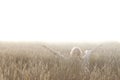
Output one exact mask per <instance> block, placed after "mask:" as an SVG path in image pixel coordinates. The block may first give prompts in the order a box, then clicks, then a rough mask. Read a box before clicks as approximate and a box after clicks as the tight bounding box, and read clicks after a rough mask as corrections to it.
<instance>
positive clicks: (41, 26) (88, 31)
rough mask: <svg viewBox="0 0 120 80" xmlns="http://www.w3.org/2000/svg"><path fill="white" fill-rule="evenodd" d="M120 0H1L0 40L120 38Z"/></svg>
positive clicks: (114, 39) (69, 40)
mask: <svg viewBox="0 0 120 80" xmlns="http://www.w3.org/2000/svg"><path fill="white" fill-rule="evenodd" d="M119 4H120V1H119V0H100V1H96V0H84V1H80V0H60V1H58V0H57V1H56V0H20V1H16V0H1V1H0V41H46V42H71V41H72V42H77V41H80V42H84V41H85V42H99V41H120V38H119V34H120V31H119V27H120V15H119V14H120V11H119V10H120V5H119Z"/></svg>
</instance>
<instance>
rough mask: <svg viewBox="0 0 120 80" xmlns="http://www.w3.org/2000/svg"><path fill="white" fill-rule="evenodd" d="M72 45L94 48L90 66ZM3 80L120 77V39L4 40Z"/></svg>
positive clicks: (112, 79)
mask: <svg viewBox="0 0 120 80" xmlns="http://www.w3.org/2000/svg"><path fill="white" fill-rule="evenodd" d="M44 45H45V46H47V47H48V48H50V49H52V50H54V51H57V52H60V54H61V55H63V56H65V57H69V53H70V50H71V49H72V47H74V46H77V47H80V48H81V49H82V51H85V50H86V49H92V50H93V52H92V53H93V54H92V56H91V57H90V66H89V70H87V71H86V70H85V66H82V60H79V59H77V58H75V57H72V58H67V59H63V58H61V57H59V56H57V55H54V53H53V52H51V51H50V50H48V48H45V47H44ZM0 80H120V43H118V42H113V43H102V44H99V43H98V44H93V43H56V44H55V43H39V42H35V43H29V42H0Z"/></svg>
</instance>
